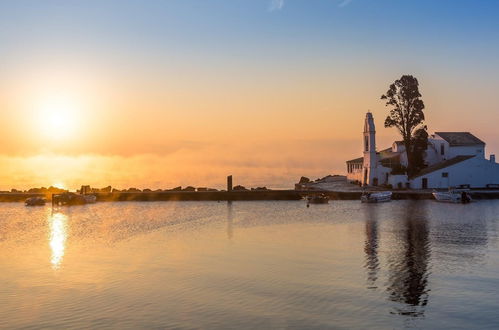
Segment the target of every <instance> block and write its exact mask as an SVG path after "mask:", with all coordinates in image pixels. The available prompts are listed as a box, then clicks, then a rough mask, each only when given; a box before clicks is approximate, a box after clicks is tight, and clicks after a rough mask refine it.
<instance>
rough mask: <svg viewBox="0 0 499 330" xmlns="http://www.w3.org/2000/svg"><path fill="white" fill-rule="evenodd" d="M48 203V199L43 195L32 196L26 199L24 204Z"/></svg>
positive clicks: (41, 204)
mask: <svg viewBox="0 0 499 330" xmlns="http://www.w3.org/2000/svg"><path fill="white" fill-rule="evenodd" d="M45 203H47V200H46V199H45V198H43V197H30V198H28V199H26V201H25V202H24V205H26V206H43V205H45Z"/></svg>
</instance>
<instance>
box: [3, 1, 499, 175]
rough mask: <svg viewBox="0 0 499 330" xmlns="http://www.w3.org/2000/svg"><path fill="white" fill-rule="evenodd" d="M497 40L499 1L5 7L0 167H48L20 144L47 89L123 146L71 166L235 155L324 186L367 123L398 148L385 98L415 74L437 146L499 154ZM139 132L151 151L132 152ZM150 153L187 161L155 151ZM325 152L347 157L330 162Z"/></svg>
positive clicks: (137, 148) (88, 148)
mask: <svg viewBox="0 0 499 330" xmlns="http://www.w3.org/2000/svg"><path fill="white" fill-rule="evenodd" d="M498 41H499V1H481V0H474V1H471V0H470V1H464V0H433V1H429V0H420V1H408V0H407V1H403V0H351V1H345V0H284V1H271V0H211V1H209V0H148V1H139V0H99V1H97V0H94V1H91V0H87V1H74V0H57V1H55V0H52V1H48V0H47V1H43V0H32V1H27V0H15V1H14V0H12V1H6V0H4V1H1V2H0V107H1V109H2V111H0V120H1V121H2V122H7V123H13V124H11V125H7V127H6V129H5V131H4V134H3V135H2V136H0V143H1V144H2V145H3V148H2V150H0V156H1V155H2V154H4V155H7V156H11V155H12V154H13V153H16V152H19V150H22V153H23V154H25V155H32V154H34V153H37V152H40V151H39V149H37V148H38V147H37V148H35V147H34V145H35V144H34V143H33V142H32V141H25V143H24V144H23V146H21V145H20V144H21V142H19V141H21V140H22V138H23V137H24V132H26V131H27V130H29V129H31V128H29V127H28V126H26V127H25V126H23V125H25V123H23V118H29V117H30V115H29V114H26V113H24V112H22V111H23V110H22V108H23V106H24V107H25V104H24V105H23V102H24V101H25V100H31V99H35V96H34V95H36V94H37V93H38V94H39V93H40V90H44V89H43V87H44V86H46V85H49V83H50V84H52V85H54V86H55V87H54V88H53V90H57V88H59V89H60V90H65V92H66V93H68V94H78V93H80V94H84V95H83V98H87V99H89V100H90V101H91V102H90V101H89V102H87V103H92V104H97V105H96V106H95V107H96V109H97V108H99V109H98V110H96V109H90V107H89V108H88V109H86V113H85V117H86V118H89V120H88V121H89V123H87V124H88V126H89V127H91V128H92V130H93V136H104V134H109V135H110V136H112V137H113V138H114V139H115V140H113V141H111V142H112V143H111V142H110V144H109V147H107V148H106V147H105V146H103V145H102V144H100V143H97V142H95V143H93V144H92V143H90V142H89V143H87V145H83V143H80V144H82V146H81V148H79V149H78V148H76V147H75V145H76V143H73V144H72V147H73V149H74V150H72V154H74V153H75V152H76V153H80V154H85V155H87V154H98V155H103V156H105V157H107V156H108V155H113V156H114V155H116V154H117V155H119V156H123V157H128V156H129V155H130V154H133V155H135V154H140V153H146V152H148V153H151V152H152V151H151V150H152V149H154V150H160V149H164V150H177V149H179V148H180V146H186V145H196V146H198V147H197V148H202V147H201V146H205V145H217V146H220V145H222V142H223V143H225V144H226V146H227V147H228V148H233V152H234V153H236V152H237V150H246V151H245V152H244V154H238V156H237V157H239V158H241V160H242V161H243V162H244V163H245V164H262V163H265V161H268V162H269V164H268V166H267V165H266V166H267V167H268V168H269V169H268V171H267V172H268V173H274V174H272V175H275V177H276V178H277V177H279V176H278V174H275V173H277V172H282V171H283V168H284V169H290V168H296V167H298V166H301V167H302V168H305V169H303V171H307V170H306V168H308V170H309V171H311V172H312V173H313V175H311V176H315V175H317V176H319V175H322V174H329V173H331V172H340V171H342V170H344V160H345V159H350V158H354V157H355V156H357V154H358V152H359V151H358V150H357V147H358V144H359V142H358V140H359V137H358V134H359V130H360V129H361V128H362V125H363V124H362V118H363V116H364V113H365V112H366V111H367V110H368V109H370V110H371V111H372V112H373V113H374V115H375V118H376V120H377V127H378V140H379V141H380V143H379V144H380V147H385V146H387V145H389V144H390V143H391V141H393V140H394V139H396V138H398V137H397V132H396V131H395V130H393V129H383V127H382V121H383V119H384V116H386V113H387V109H386V108H385V107H384V104H383V103H382V102H381V101H380V100H379V98H380V96H381V94H382V93H384V92H385V91H386V90H387V88H388V86H389V84H390V83H391V82H393V81H394V80H395V79H397V78H399V77H400V76H401V75H402V74H413V75H415V76H416V77H417V78H418V79H419V81H420V84H421V91H422V94H423V100H424V101H425V104H426V117H427V121H428V125H429V130H430V132H432V131H471V132H474V133H475V134H477V135H478V136H479V137H480V138H481V139H483V140H485V141H486V142H487V143H488V145H487V148H488V151H489V152H492V153H494V152H495V153H499V136H498V134H497V128H496V123H497V120H498V119H499V118H498V115H497V113H498V110H499V100H498V98H497V86H499V42H498ZM40 86H41V87H40ZM52 87H53V86H52ZM49 96H50V95H49ZM19 99H20V100H19ZM99 102H100V103H99ZM82 104H83V103H82ZM80 108H81V107H80ZM16 113H18V114H19V115H17V117H16V115H15V114H16ZM126 120H128V122H132V123H134V124H135V126H134V127H133V128H131V127H128V126H127V125H129V124H127V122H126ZM221 123H223V124H224V126H223V127H221ZM26 125H27V124H26ZM82 125H83V124H82ZM89 127H87V128H85V129H84V128H81V131H83V132H86V131H89V130H90V128H89ZM164 127H169V128H171V129H169V130H164ZM131 130H133V131H134V132H136V133H137V134H139V135H140V136H145V137H147V140H145V141H135V144H134V143H132V142H133V141H129V140H127V139H128V138H129V137H128V135H126V134H124V133H123V132H128V131H131ZM104 132H105V133H104ZM185 132H188V133H185ZM247 132H251V133H252V134H248V133H247ZM90 138H91V137H88V138H87V140H89V141H90ZM258 138H260V139H261V140H264V142H262V141H256V142H255V140H256V139H258ZM31 140H36V139H34V138H32V139H31ZM151 140H154V141H170V144H175V143H177V144H178V146H177V147H175V146H174V145H169V146H168V147H164V146H163V145H162V144H159V145H158V146H155V147H154V148H150V147H148V148H146V147H145V145H146V144H147V143H148V141H151ZM177 140H178V142H175V141H177ZM208 140H209V141H208ZM11 141H17V142H16V143H17V144H16V145H14V144H13V142H11ZM231 141H232V142H231ZM142 142H143V143H142ZM260 142H262V143H260ZM255 145H258V146H259V147H258V149H256V147H254V146H255ZM262 145H265V146H266V147H265V148H262V147H261V146H262ZM284 145H286V146H287V147H283V146H284ZM274 146H275V147H274ZM277 146H280V147H277ZM317 146H327V148H328V150H329V149H333V150H334V152H331V153H330V154H329V155H328V157H324V149H325V148H322V147H317ZM47 148H48V149H49V150H50V151H51V152H57V153H65V152H67V148H66V149H64V148H62V147H60V148H59V146H49V147H47V144H44V145H43V150H44V152H45V150H47ZM252 148H253V149H252ZM272 148H274V149H276V150H274V149H272ZM286 148H287V149H286ZM132 149H133V150H132ZM222 149H223V148H222ZM283 149H286V150H287V154H286V156H285V157H284V156H282V155H281V157H280V152H281V151H282V150H283ZM75 150H76V151H75ZM154 152H156V151H154ZM192 152H193V153H194V152H199V151H196V150H192ZM220 152H222V151H220ZM304 153H307V154H308V156H307V157H308V158H309V159H311V162H310V164H308V163H307V164H303V163H302V160H301V159H300V156H299V155H301V154H304ZM200 154H202V152H201V153H200ZM213 154H216V152H214V153H213ZM160 156H161V157H163V156H164V155H163V154H162V153H160ZM272 157H275V159H272ZM279 157H280V158H279ZM200 158H202V157H200ZM246 158H247V159H246ZM295 158H296V159H295ZM196 159H197V158H196ZM184 161H185V162H187V160H184ZM198 162H199V161H198ZM276 163H277V164H278V166H277V165H275V164H276ZM297 164H299V165H297ZM222 165H223V166H229V165H227V163H223V164H219V165H217V166H222ZM274 165H275V166H277V167H275V168H274V167H273V166H274ZM307 166H308V167H307ZM0 167H1V166H0ZM244 171H246V172H249V171H250V169H246V168H245V169H244ZM304 174H305V173H304ZM19 175H22V173H20V174H19ZM178 175H180V174H178ZM257 175H260V176H261V173H260V172H258V173H257V172H255V177H256V176H257ZM269 175H270V174H269ZM290 175H292V176H295V175H298V173H293V174H290ZM0 179H2V178H1V177H0ZM54 180H55V179H54ZM279 180H281V181H283V180H284V179H282V178H281V179H275V181H279ZM175 184H176V183H175Z"/></svg>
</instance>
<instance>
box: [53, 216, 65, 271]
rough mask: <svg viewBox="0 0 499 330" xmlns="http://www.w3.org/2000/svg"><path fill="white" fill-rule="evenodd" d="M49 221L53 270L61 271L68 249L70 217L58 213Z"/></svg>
mask: <svg viewBox="0 0 499 330" xmlns="http://www.w3.org/2000/svg"><path fill="white" fill-rule="evenodd" d="M48 221H49V229H50V233H49V245H50V250H51V252H52V256H51V258H50V263H51V264H52V268H53V269H59V268H60V266H61V263H62V259H63V257H64V250H65V248H66V239H67V236H68V233H67V223H68V217H67V215H65V214H63V213H60V212H57V213H52V214H51V215H50V217H49V219H48Z"/></svg>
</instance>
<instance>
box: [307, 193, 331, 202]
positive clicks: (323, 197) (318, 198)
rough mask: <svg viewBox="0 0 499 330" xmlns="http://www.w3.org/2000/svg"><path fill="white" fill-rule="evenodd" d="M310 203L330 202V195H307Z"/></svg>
mask: <svg viewBox="0 0 499 330" xmlns="http://www.w3.org/2000/svg"><path fill="white" fill-rule="evenodd" d="M307 203H308V204H327V203H329V196H326V195H324V194H319V195H313V196H308V197H307Z"/></svg>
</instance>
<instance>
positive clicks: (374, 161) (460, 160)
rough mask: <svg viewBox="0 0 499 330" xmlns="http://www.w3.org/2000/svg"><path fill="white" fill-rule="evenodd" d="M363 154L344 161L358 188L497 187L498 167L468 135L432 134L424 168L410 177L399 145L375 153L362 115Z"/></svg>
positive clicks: (370, 121)
mask: <svg viewBox="0 0 499 330" xmlns="http://www.w3.org/2000/svg"><path fill="white" fill-rule="evenodd" d="M363 153H364V155H363V156H362V157H360V158H356V159H352V160H349V161H347V172H348V174H347V178H348V180H349V181H353V182H357V183H360V184H362V185H368V186H378V185H391V186H392V187H394V188H403V187H407V188H413V189H427V188H448V187H456V186H469V187H470V188H486V187H499V164H497V163H496V162H495V156H494V155H491V156H490V160H488V159H485V142H483V141H482V140H480V139H479V138H477V137H476V136H474V135H473V134H471V133H469V132H436V133H435V134H433V135H431V136H429V137H428V148H427V150H426V151H425V155H424V159H425V163H426V165H427V167H426V168H425V169H423V170H422V171H421V172H419V173H417V174H416V175H414V176H412V177H408V176H407V175H406V174H405V168H406V167H407V154H406V152H405V146H404V144H403V143H402V142H400V141H396V142H394V143H393V144H392V146H391V147H390V148H387V149H384V150H381V151H376V128H375V125H374V118H373V116H372V114H371V113H370V112H368V113H367V114H366V119H365V122H364V133H363Z"/></svg>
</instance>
